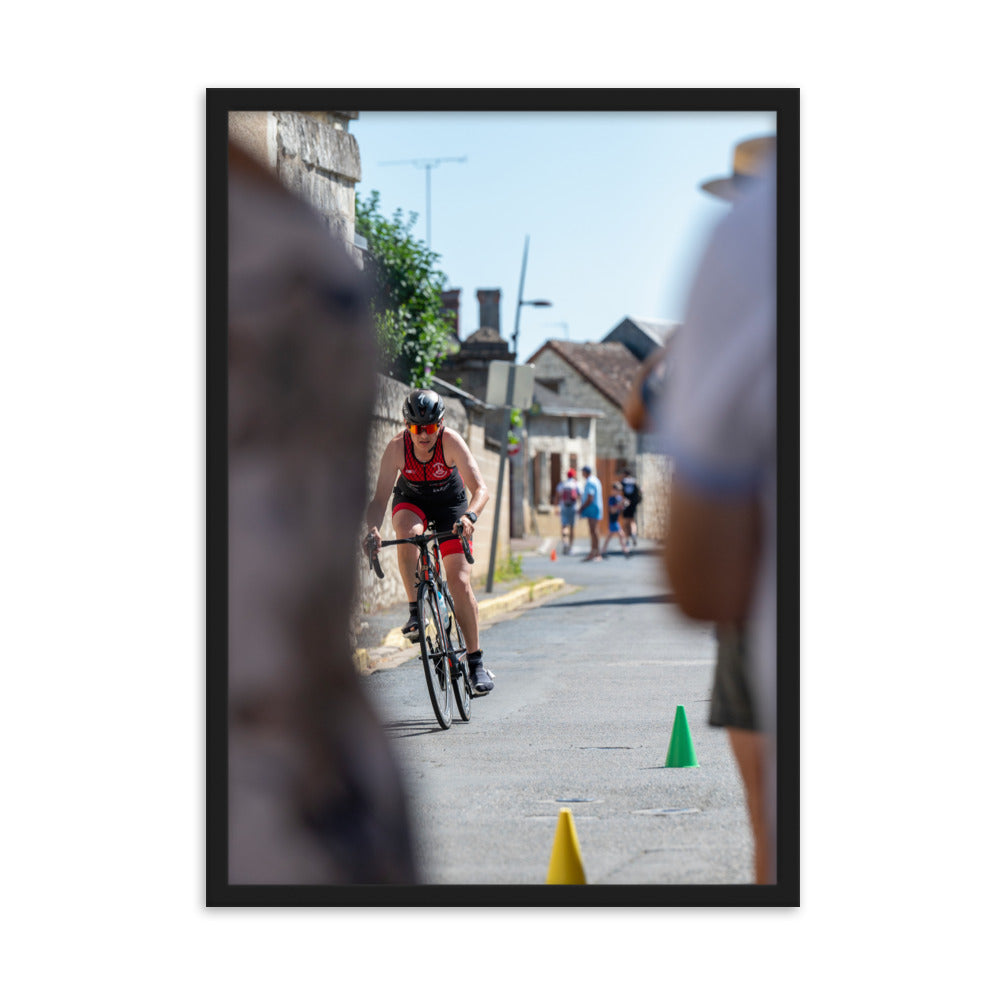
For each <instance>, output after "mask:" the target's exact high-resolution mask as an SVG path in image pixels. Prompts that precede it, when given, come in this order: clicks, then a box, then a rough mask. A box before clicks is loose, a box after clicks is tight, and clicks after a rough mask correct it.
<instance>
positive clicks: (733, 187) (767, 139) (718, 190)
mask: <svg viewBox="0 0 1000 1000" xmlns="http://www.w3.org/2000/svg"><path fill="white" fill-rule="evenodd" d="M776 147H777V138H776V137H775V136H773V135H760V136H756V137H755V138H753V139H744V140H743V142H740V143H737V145H736V148H735V149H734V150H733V172H732V175H731V176H729V177H715V178H713V179H712V180H710V181H705V183H704V184H702V185H701V189H702V191H707V192H708V194H711V195H715V197H716V198H721V199H722V200H723V201H735V200H736V199H737V198H738V197H739V195H740V193H741V192H742V191H743V190H744V189H745V186H746V183H747V181H750V180H753V179H754V178H755V177H760V175H761V173H762V172H763V170H764V167H765V166H767V164H768V162H769V161H770V159H771V157H772V156H773V155H774V151H775V149H776Z"/></svg>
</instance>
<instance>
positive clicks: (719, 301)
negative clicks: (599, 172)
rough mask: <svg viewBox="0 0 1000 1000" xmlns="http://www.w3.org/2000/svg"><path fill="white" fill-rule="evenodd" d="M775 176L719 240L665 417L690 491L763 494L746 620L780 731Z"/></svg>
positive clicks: (705, 265)
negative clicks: (760, 540) (760, 537)
mask: <svg viewBox="0 0 1000 1000" xmlns="http://www.w3.org/2000/svg"><path fill="white" fill-rule="evenodd" d="M775 247H776V239H775V179H774V173H773V170H772V171H770V172H769V173H768V174H767V175H766V176H765V177H764V178H763V179H762V180H761V181H760V182H759V183H757V184H756V185H754V187H753V188H752V189H750V190H749V191H748V193H747V195H746V196H745V197H744V198H742V199H741V200H740V201H738V202H737V203H736V204H735V206H734V208H733V209H732V211H731V212H730V213H729V215H727V216H726V217H725V218H724V219H723V221H722V222H721V223H720V225H719V226H718V228H717V229H716V231H715V233H714V234H713V236H712V238H711V240H710V242H709V245H708V248H707V250H706V252H705V256H704V257H703V259H702V262H701V264H700V266H699V268H698V272H697V274H696V276H695V280H694V283H693V285H692V287H691V293H690V298H689V301H688V308H687V315H686V317H685V321H684V324H683V326H682V327H681V329H680V330H679V331H678V333H677V334H676V338H677V339H676V342H675V344H674V349H673V362H672V371H671V377H670V386H669V391H668V392H667V393H666V394H665V397H664V399H663V402H662V404H661V412H660V414H659V421H658V427H659V435H660V439H661V440H660V443H661V445H662V447H663V450H664V451H666V452H667V453H668V454H669V455H670V456H671V458H672V460H673V467H674V474H675V475H676V476H677V477H678V479H680V480H682V481H683V482H684V484H685V485H686V486H687V488H688V489H691V490H694V491H696V492H701V493H703V494H705V495H706V496H710V497H712V498H716V499H718V498H725V497H727V496H728V497H733V498H741V497H750V496H756V497H757V498H759V501H760V504H761V509H762V511H763V518H764V523H763V546H762V553H761V561H760V565H759V566H758V571H757V579H756V582H755V586H754V595H753V599H752V606H751V610H750V614H749V618H748V621H747V627H748V633H749V641H750V646H749V650H750V660H751V667H752V683H753V686H754V693H755V695H756V702H757V704H758V708H759V712H760V722H761V725H762V727H763V728H764V729H765V731H768V732H772V733H773V732H774V729H775V722H776V720H775V714H776V693H775V692H776V684H775V676H776V669H777V642H776V630H777V591H776V588H777V565H776V550H777V535H776V529H777V495H776V494H777V399H776V388H777V342H776V341H777V336H776V306H775V292H776V281H775Z"/></svg>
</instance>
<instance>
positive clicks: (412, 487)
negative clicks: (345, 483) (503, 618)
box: [366, 389, 493, 695]
mask: <svg viewBox="0 0 1000 1000" xmlns="http://www.w3.org/2000/svg"><path fill="white" fill-rule="evenodd" d="M403 421H404V423H405V424H406V427H405V428H404V430H403V431H402V432H401V433H399V434H397V435H396V436H395V437H394V438H393V439H392V440H391V441H390V442H389V443H388V445H386V449H385V451H384V452H383V454H382V462H381V465H380V466H379V473H378V481H377V482H376V484H375V495H374V497H373V498H372V502H371V503H370V504H369V505H368V511H367V515H366V523H367V525H368V534H369V536H370V537H372V538H373V539H374V540H375V545H376V551H377V550H378V547H379V546H380V545H381V541H382V537H381V535H380V534H379V525H380V524H381V523H382V518H383V517H384V516H385V505H386V503H387V502H388V499H389V493H390V491H391V492H392V497H393V506H392V527H393V530H394V531H395V533H396V537H397V538H409V537H412V536H414V535H420V534H422V533H423V532H424V531H426V530H427V523H428V521H433V522H434V524H435V526H436V529H437V530H438V531H448V530H454V532H455V534H457V535H464V536H465V537H466V538H468V540H469V545H470V547H471V545H472V536H473V534H475V530H476V521H477V520H478V519H479V515H480V514H481V513H482V512H483V508H484V507H485V506H486V504H487V503H488V501H489V499H490V495H489V492H488V491H487V489H486V483H485V482H484V481H483V476H482V473H481V472H480V471H479V465H478V464H477V462H476V459H475V457H474V456H473V454H472V452H471V451H470V450H469V446H468V445H467V444H466V443H465V441H464V440H463V439H462V436H461V435H460V434H458V433H456V432H455V431H453V430H452V429H451V428H450V427H445V425H444V403H443V402H442V401H441V397H440V396H439V395H438V394H437V393H436V392H432V391H431V390H430V389H415V390H414V391H413V392H411V393H410V394H409V395H408V396H407V397H406V402H405V403H404V404H403ZM466 486H468V488H469V491H470V492H471V494H472V495H471V497H468V498H466ZM396 558H397V561H398V564H399V574H400V576H401V577H402V579H403V586H404V587H405V588H406V596H407V599H408V600H409V602H410V618H409V621H407V623H406V624H405V625H404V626H403V635H405V636H406V637H407V638H408V639H409V640H410V641H411V642H417V641H418V640H419V619H418V617H417V588H416V582H415V579H416V570H417V550H416V548H414V546H412V545H397V546H396ZM441 561H442V562H443V563H444V572H445V576H446V577H447V579H448V589H449V590H450V591H451V596H452V598H453V599H454V601H455V616H456V617H457V618H458V624H459V626H460V627H461V629H462V634H463V635H464V636H465V642H466V645H467V647H468V649H469V650H470V652H469V676H470V678H471V679H472V689H473V692H474V693H475V694H477V695H484V694H488V693H489V692H490V691H492V690H493V680H492V677H491V676H490V673H489V671H487V670H486V668H485V667H484V666H483V651H482V650H481V649H480V648H479V606H478V604H477V603H476V597H475V594H474V593H473V592H472V581H471V577H470V570H469V564H468V563H467V562H466V560H465V555H464V554H463V552H462V544H461V542H459V541H458V540H457V539H452V540H449V541H446V542H442V543H441ZM472 650H475V652H472Z"/></svg>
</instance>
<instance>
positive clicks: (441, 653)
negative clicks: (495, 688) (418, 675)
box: [365, 522, 475, 729]
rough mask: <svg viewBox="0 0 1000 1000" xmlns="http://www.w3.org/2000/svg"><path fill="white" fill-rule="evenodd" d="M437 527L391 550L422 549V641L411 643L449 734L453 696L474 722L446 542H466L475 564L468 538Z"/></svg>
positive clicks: (373, 559)
mask: <svg viewBox="0 0 1000 1000" xmlns="http://www.w3.org/2000/svg"><path fill="white" fill-rule="evenodd" d="M434 527H435V526H434V524H433V522H431V523H429V524H428V525H427V531H426V532H425V533H424V534H422V535H415V536H414V537H412V538H397V539H389V540H388V541H383V542H382V547H383V548H384V547H385V546H388V545H415V546H416V547H417V549H418V550H419V556H418V558H417V578H416V584H417V612H418V620H419V627H418V636H417V639H411V642H416V641H419V642H420V657H421V659H422V660H423V663H424V677H425V678H426V680H427V690H428V691H429V692H430V696H431V707H432V708H433V709H434V715H435V717H436V718H437V721H438V723H439V724H440V726H441V728H442V729H448V728H449V727H450V726H451V722H452V712H451V708H452V705H451V696H452V692H454V695H455V707H456V708H457V709H458V714H459V716H460V718H461V719H462V721H463V722H468V721H469V719H471V718H472V698H473V694H472V682H471V680H470V679H469V660H468V650H467V649H466V646H465V637H464V636H463V635H462V629H461V627H460V626H459V624H458V619H457V618H456V617H455V602H454V600H452V596H451V591H449V590H448V581H447V580H446V579H445V578H444V576H443V575H442V573H441V549H440V547H439V545H438V542H440V541H447V540H448V539H451V538H457V539H458V540H459V541H460V542H461V543H462V551H463V553H464V554H465V558H466V560H467V561H468V562H470V563H471V562H474V561H475V560H474V559H473V558H472V552H471V550H470V549H469V542H468V539H467V538H465V537H464V536H463V535H456V534H455V533H454V532H453V531H434V530H433V529H434ZM372 541H373V540H372V537H371V535H369V536H368V538H366V539H365V550H366V552H367V553H368V565H369V568H370V569H372V570H374V571H375V575H376V576H377V577H378V578H379V579H380V580H381V579H382V578H383V577H384V576H385V574H384V573H383V572H382V566H381V564H380V563H379V560H378V552H376V551H375V548H374V546H373V545H372Z"/></svg>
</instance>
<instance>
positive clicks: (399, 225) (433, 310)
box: [355, 191, 454, 388]
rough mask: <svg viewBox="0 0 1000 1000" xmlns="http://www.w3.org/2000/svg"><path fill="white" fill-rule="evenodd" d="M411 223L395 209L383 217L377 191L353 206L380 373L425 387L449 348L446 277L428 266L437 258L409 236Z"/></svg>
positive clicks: (432, 264) (422, 244) (411, 215)
mask: <svg viewBox="0 0 1000 1000" xmlns="http://www.w3.org/2000/svg"><path fill="white" fill-rule="evenodd" d="M416 219H417V216H416V213H415V212H411V213H410V216H409V218H408V219H407V220H406V221H405V222H404V221H403V211H402V209H399V208H397V209H396V211H395V212H394V213H393V216H392V218H391V219H387V218H385V216H383V215H382V214H381V213H380V212H379V193H378V191H373V192H372V193H371V194H370V195H369V196H368V199H367V201H362V200H361V199H360V198H357V199H356V202H355V228H356V229H357V232H358V233H359V234H360V235H361V236H363V237H364V238H365V239H366V240H367V241H368V251H369V253H370V254H371V255H372V257H373V258H374V259H375V275H374V277H375V283H376V295H375V301H374V302H373V309H374V312H375V330H376V333H377V335H378V343H379V351H380V355H381V368H382V371H384V372H385V374H387V375H391V376H392V377H393V378H396V379H399V380H400V381H401V382H406V383H407V384H408V385H412V386H414V387H415V388H425V387H427V386H429V385H430V381H431V376H432V375H433V374H434V373H435V372H436V371H437V369H438V367H439V366H440V364H441V362H442V361H443V360H444V358H445V357H447V355H448V354H449V353H450V352H451V351H452V350H453V349H454V344H453V341H452V340H451V337H450V330H451V326H450V324H449V322H448V319H447V317H446V315H445V313H444V312H443V302H442V299H441V293H442V291H443V290H444V285H445V281H446V280H447V279H446V276H445V275H444V274H443V273H442V272H441V271H438V270H437V269H436V268H435V266H434V265H435V264H436V263H437V261H438V254H435V253H432V252H431V251H430V249H429V248H428V247H427V246H425V244H424V243H422V242H421V241H420V240H418V239H417V238H416V237H414V236H413V234H412V229H413V225H414V223H415V222H416Z"/></svg>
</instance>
